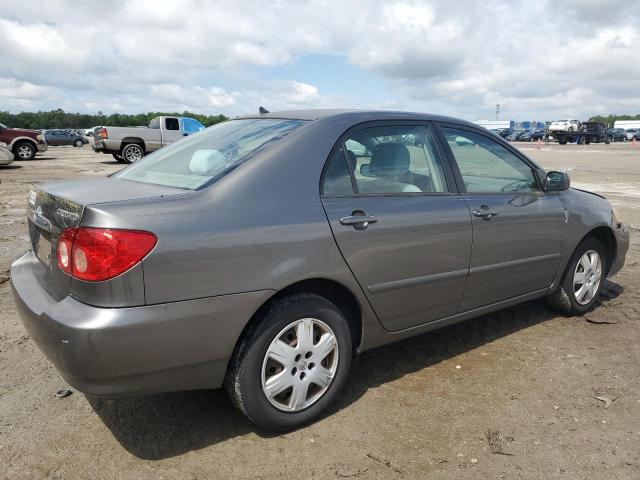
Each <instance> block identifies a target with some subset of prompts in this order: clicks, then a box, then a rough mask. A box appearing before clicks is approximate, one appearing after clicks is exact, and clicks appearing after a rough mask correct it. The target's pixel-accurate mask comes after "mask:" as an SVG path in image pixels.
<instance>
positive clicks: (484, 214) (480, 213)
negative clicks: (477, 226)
mask: <svg viewBox="0 0 640 480" xmlns="http://www.w3.org/2000/svg"><path fill="white" fill-rule="evenodd" d="M471 213H473V216H474V217H480V218H482V219H483V220H491V219H492V218H493V217H495V216H496V215H498V212H497V211H496V210H494V209H493V208H491V207H489V206H488V205H482V206H481V207H480V208H476V209H475V210H474V211H473V212H471Z"/></svg>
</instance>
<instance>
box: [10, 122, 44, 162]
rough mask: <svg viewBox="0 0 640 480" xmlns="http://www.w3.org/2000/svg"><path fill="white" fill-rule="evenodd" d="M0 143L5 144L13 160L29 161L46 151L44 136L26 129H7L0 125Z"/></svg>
mask: <svg viewBox="0 0 640 480" xmlns="http://www.w3.org/2000/svg"><path fill="white" fill-rule="evenodd" d="M0 142H2V143H5V144H6V145H7V148H8V149H9V150H10V151H11V153H13V157H14V159H15V160H31V159H32V158H33V157H35V156H36V153H38V152H45V151H46V150H47V142H46V140H45V139H44V135H42V134H41V133H40V132H37V131H35V130H28V129H26V128H9V127H7V126H6V125H3V124H1V123H0Z"/></svg>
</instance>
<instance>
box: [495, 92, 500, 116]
mask: <svg viewBox="0 0 640 480" xmlns="http://www.w3.org/2000/svg"><path fill="white" fill-rule="evenodd" d="M499 116H500V94H498V102H497V103H496V122H497V121H498V117H499Z"/></svg>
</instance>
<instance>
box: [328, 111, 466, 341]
mask: <svg viewBox="0 0 640 480" xmlns="http://www.w3.org/2000/svg"><path fill="white" fill-rule="evenodd" d="M321 191H322V202H323V205H324V208H325V211H326V214H327V217H328V219H329V223H330V225H331V229H332V231H333V235H334V237H335V239H336V242H337V244H338V247H339V248H340V251H341V252H342V255H343V256H344V258H345V260H346V262H347V264H348V265H349V267H350V268H351V270H352V272H353V273H354V275H355V277H356V279H357V280H358V282H359V284H360V286H361V287H362V289H363V291H364V292H365V294H366V295H367V297H368V299H369V301H370V303H371V305H372V306H373V308H374V310H375V311H376V313H377V314H378V317H379V318H380V321H381V322H382V324H383V325H384V327H385V328H387V329H388V330H391V331H397V330H402V329H405V328H409V327H412V326H415V325H420V324H423V323H427V322H430V321H433V320H437V319H439V318H442V317H446V316H449V315H453V314H455V313H456V311H457V309H458V304H459V302H460V300H461V298H462V293H463V289H464V285H465V279H466V276H467V272H468V266H469V259H470V254H471V219H470V214H469V209H468V208H467V206H466V204H465V202H464V199H463V198H462V197H461V196H460V195H459V194H458V193H457V191H456V189H455V182H454V180H453V175H452V172H451V169H450V167H449V165H448V164H447V162H446V160H444V158H443V155H442V151H441V150H439V146H438V145H437V142H435V141H434V133H433V131H432V130H431V129H430V128H429V127H428V126H427V125H426V124H406V123H405V124H397V123H376V124H367V125H366V126H362V127H357V128H355V129H352V130H350V131H349V132H347V134H345V136H344V137H343V138H342V140H341V141H340V142H339V143H338V145H336V147H335V148H334V151H333V153H332V157H331V160H330V162H329V164H328V166H327V168H326V171H325V174H324V176H323V183H322V190H321Z"/></svg>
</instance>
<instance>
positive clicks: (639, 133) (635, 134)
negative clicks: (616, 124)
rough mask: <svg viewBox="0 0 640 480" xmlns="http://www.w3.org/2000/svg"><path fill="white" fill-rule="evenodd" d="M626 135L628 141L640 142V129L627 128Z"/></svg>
mask: <svg viewBox="0 0 640 480" xmlns="http://www.w3.org/2000/svg"><path fill="white" fill-rule="evenodd" d="M624 135H625V137H626V139H627V140H629V141H632V140H640V129H639V128H627V129H626V130H625V131H624Z"/></svg>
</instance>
